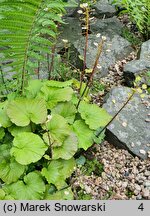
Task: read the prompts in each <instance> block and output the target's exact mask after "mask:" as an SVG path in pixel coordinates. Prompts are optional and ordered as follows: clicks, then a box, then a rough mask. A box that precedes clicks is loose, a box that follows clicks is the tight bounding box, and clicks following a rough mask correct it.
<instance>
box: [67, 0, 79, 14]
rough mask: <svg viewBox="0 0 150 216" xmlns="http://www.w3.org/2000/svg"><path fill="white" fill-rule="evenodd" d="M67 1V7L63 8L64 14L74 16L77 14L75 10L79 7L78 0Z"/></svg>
mask: <svg viewBox="0 0 150 216" xmlns="http://www.w3.org/2000/svg"><path fill="white" fill-rule="evenodd" d="M67 2H68V7H66V8H65V9H66V16H69V17H76V16H77V15H78V14H77V10H78V9H79V4H80V0H74V2H73V1H72V0H68V1H67ZM69 5H71V6H69Z"/></svg>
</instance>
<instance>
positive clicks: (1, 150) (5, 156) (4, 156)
mask: <svg viewBox="0 0 150 216" xmlns="http://www.w3.org/2000/svg"><path fill="white" fill-rule="evenodd" d="M10 148H11V145H9V144H3V145H0V163H1V162H2V161H3V160H9V158H10Z"/></svg>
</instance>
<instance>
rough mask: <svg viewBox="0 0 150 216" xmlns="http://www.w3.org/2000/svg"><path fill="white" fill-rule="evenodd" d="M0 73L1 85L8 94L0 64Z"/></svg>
mask: <svg viewBox="0 0 150 216" xmlns="http://www.w3.org/2000/svg"><path fill="white" fill-rule="evenodd" d="M0 73H1V77H2V83H3V85H4V87H5V90H6V92H7V94H8V89H7V85H6V83H5V80H4V75H3V71H2V68H1V66H0Z"/></svg>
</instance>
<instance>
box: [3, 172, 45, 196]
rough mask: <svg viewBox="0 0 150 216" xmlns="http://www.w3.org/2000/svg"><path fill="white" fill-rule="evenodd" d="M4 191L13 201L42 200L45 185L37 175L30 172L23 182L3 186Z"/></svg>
mask: <svg viewBox="0 0 150 216" xmlns="http://www.w3.org/2000/svg"><path fill="white" fill-rule="evenodd" d="M4 191H5V192H6V193H8V194H9V195H11V196H13V197H14V198H15V200H40V199H42V198H43V193H44V191H45V184H44V182H43V180H42V178H41V176H40V175H39V174H38V173H36V172H30V173H29V174H28V175H26V176H25V177H24V179H23V181H17V182H15V183H13V184H11V185H7V186H5V187H4Z"/></svg>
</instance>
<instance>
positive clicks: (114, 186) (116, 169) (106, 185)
mask: <svg viewBox="0 0 150 216" xmlns="http://www.w3.org/2000/svg"><path fill="white" fill-rule="evenodd" d="M93 148H94V149H93ZM95 149H96V152H95V153H94V157H93V158H95V159H96V160H97V161H98V163H100V164H103V172H102V173H101V175H99V176H98V175H95V174H94V173H93V174H92V175H90V176H87V175H84V173H83V172H82V169H81V168H77V169H76V171H75V176H74V177H73V178H72V180H71V183H72V188H73V189H74V192H75V196H76V197H75V198H76V199H79V192H80V190H82V191H83V193H84V194H88V195H90V196H89V197H91V199H97V200H102V199H110V200H129V199H133V200H135V199H138V200H140V199H145V200H149V199H150V159H149V160H145V161H144V160H141V159H139V158H138V157H134V156H132V155H131V154H130V153H129V152H128V151H126V150H124V149H117V148H116V147H114V146H113V145H111V144H109V143H108V142H107V141H104V142H103V143H102V144H101V145H94V146H93V147H92V148H91V149H90V150H88V154H89V153H91V154H93V152H94V151H95ZM88 157H89V156H88Z"/></svg>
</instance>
